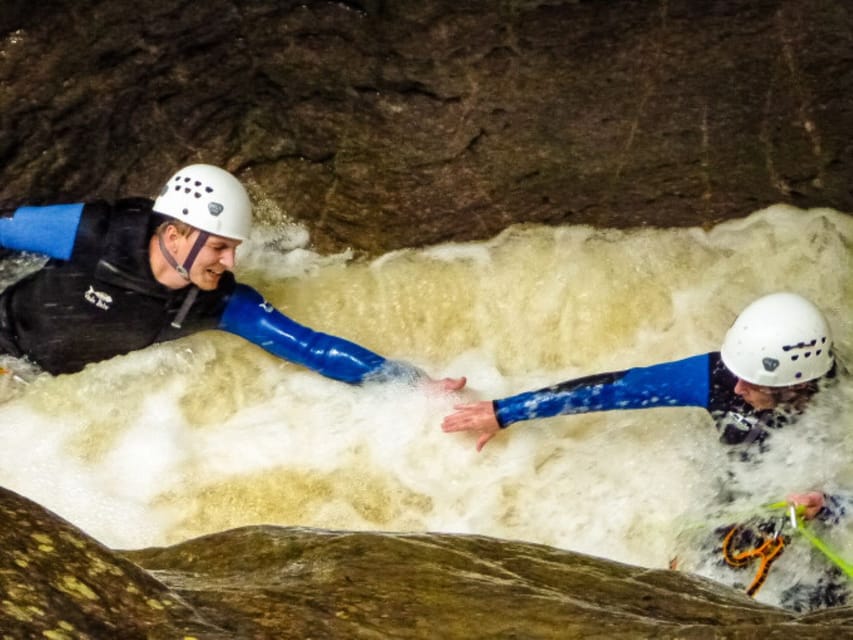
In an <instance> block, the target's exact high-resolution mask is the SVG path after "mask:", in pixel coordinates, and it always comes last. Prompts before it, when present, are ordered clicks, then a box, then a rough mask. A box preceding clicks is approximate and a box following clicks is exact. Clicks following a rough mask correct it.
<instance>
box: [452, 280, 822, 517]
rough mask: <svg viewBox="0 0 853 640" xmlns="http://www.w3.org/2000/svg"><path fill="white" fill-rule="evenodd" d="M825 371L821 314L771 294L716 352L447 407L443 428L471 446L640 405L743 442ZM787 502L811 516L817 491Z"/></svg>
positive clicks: (793, 410)
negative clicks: (524, 425) (567, 418)
mask: <svg viewBox="0 0 853 640" xmlns="http://www.w3.org/2000/svg"><path fill="white" fill-rule="evenodd" d="M833 372H834V359H833V354H832V337H831V335H830V331H829V327H828V325H827V323H826V320H825V319H824V317H823V315H822V314H821V312H820V311H819V310H818V309H817V307H815V305H814V304H812V303H811V302H810V301H808V300H806V299H805V298H803V297H802V296H799V295H797V294H794V293H787V292H782V293H774V294H770V295H767V296H764V297H762V298H759V299H758V300H756V301H754V302H753V303H752V304H751V305H749V306H748V307H747V308H746V309H744V311H743V312H742V313H741V314H740V315H739V316H738V318H737V319H736V320H735V322H734V324H733V325H732V327H731V328H730V329H729V331H728V333H727V334H726V337H725V340H724V342H723V345H722V348H721V350H720V352H713V353H706V354H702V355H697V356H693V357H690V358H686V359H684V360H678V361H675V362H665V363H662V364H656V365H652V366H649V367H638V368H633V369H627V370H625V371H617V372H610V373H601V374H597V375H592V376H588V377H585V378H579V379H575V380H567V381H565V382H561V383H559V384H556V385H553V386H550V387H545V388H543V389H539V390H536V391H528V392H524V393H520V394H518V395H514V396H510V397H508V398H501V399H498V400H493V401H492V400H485V401H480V402H473V403H465V404H459V405H456V406H455V407H454V408H455V411H454V413H452V414H450V415H448V416H447V417H445V418H444V421H443V423H442V429H443V430H444V431H445V432H456V431H473V432H476V433H479V434H480V436H479V438H478V440H477V450H478V451H480V450H481V449H482V448H483V447H484V446H485V445H486V443H487V442H488V441H489V440H491V439H492V438H493V437H494V436H495V435H497V433H499V432H500V431H501V430H502V429H506V428H507V427H509V426H510V425H511V424H514V423H516V422H521V421H524V420H532V419H535V418H548V417H552V416H557V415H568V414H577V413H588V412H593V411H609V410H615V409H642V408H651V407H678V406H681V407H684V406H694V407H703V408H705V409H707V410H708V412H709V413H710V414H711V416H712V417H713V418H714V420H715V422H716V424H717V427H718V429H719V431H720V439H721V440H722V441H723V442H725V443H727V444H752V443H754V442H759V443H760V442H761V441H762V440H764V438H766V436H767V433H768V432H767V431H766V429H767V428H774V427H779V426H782V425H783V424H785V423H787V422H789V421H791V420H792V419H794V418H795V417H796V415H797V414H798V413H799V412H800V411H802V409H803V408H804V406H805V404H806V403H807V401H808V399H809V398H810V397H811V396H812V395H813V394H815V393H816V392H817V390H818V380H819V379H820V378H823V377H825V376H828V375H832V374H833ZM795 500H796V502H797V503H799V504H803V505H804V506H806V508H807V509H808V515H815V514H816V513H817V512H818V511H819V510H820V508H821V507H822V506H823V496H822V494H820V493H817V492H811V493H808V494H798V495H797V496H795Z"/></svg>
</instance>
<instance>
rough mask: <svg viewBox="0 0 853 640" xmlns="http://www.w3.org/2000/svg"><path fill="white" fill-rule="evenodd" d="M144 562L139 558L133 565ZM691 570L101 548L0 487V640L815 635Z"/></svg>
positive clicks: (831, 613)
mask: <svg viewBox="0 0 853 640" xmlns="http://www.w3.org/2000/svg"><path fill="white" fill-rule="evenodd" d="M142 567H144V568H145V569H143V568H142ZM851 623H853V608H851V607H839V608H835V609H831V610H827V611H823V612H820V613H815V614H811V615H808V616H800V617H796V616H795V615H793V614H791V613H788V612H785V611H782V610H778V609H774V608H772V607H767V606H764V605H759V604H756V603H755V602H753V601H752V600H750V599H749V598H747V597H746V596H745V595H743V594H742V593H736V592H734V591H731V590H729V589H727V588H725V587H722V586H720V585H717V584H714V583H712V582H709V581H707V580H703V579H699V578H695V577H691V576H689V575H686V574H682V573H678V572H675V571H662V570H648V569H641V568H638V567H631V566H627V565H622V564H618V563H615V562H611V561H607V560H602V559H597V558H592V557H586V556H583V555H580V554H575V553H570V552H567V551H559V550H556V549H551V548H548V547H544V546H540V545H533V544H525V543H521V542H502V541H499V540H494V539H490V538H484V537H479V536H452V535H446V534H445V535H429V534H390V533H386V534H383V533H354V532H334V531H318V530H307V529H295V528H282V527H246V528H242V529H234V530H231V531H226V532H222V533H218V534H215V535H211V536H205V537H202V538H198V539H195V540H190V541H187V542H185V543H182V544H179V545H176V546H174V547H170V548H165V549H147V550H142V551H133V552H123V553H119V552H115V551H111V550H109V549H107V548H105V547H104V546H103V545H101V544H99V543H98V542H97V541H95V540H93V539H92V538H90V537H89V536H87V535H86V534H85V533H84V532H82V531H80V530H79V529H77V528H75V527H74V526H73V525H71V524H70V523H68V522H66V521H64V520H62V519H61V518H59V517H57V516H56V515H55V514H53V513H51V512H49V511H47V510H45V509H43V508H42V507H40V506H39V505H37V504H35V503H33V502H31V501H29V500H27V499H26V498H23V497H22V496H19V495H17V494H15V493H13V492H11V491H8V490H6V489H3V488H0V630H2V632H3V634H4V635H3V637H4V638H7V637H9V638H15V639H16V640H17V639H19V638H20V639H23V638H52V639H54V640H66V639H68V640H70V639H71V638H74V639H93V640H100V639H101V638H128V639H131V638H148V639H159V638H163V639H164V640H165V639H169V640H172V639H174V638H184V639H185V640H188V639H189V638H194V639H197V640H225V639H226V638H227V639H229V640H243V639H246V640H248V639H249V638H251V639H253V640H265V639H269V640H281V639H282V638H294V639H296V638H298V639H300V640H301V639H303V638H314V639H316V640H324V639H326V638H328V639H339V638H364V639H376V640H379V639H383V640H384V639H385V638H412V639H416V638H423V639H429V640H432V639H434V638H446V639H447V640H454V639H457V638H458V639H459V640H463V639H464V640H468V639H470V638H478V639H488V638H527V639H529V640H538V639H543V640H544V639H549V638H560V639H561V640H572V639H574V638H584V639H588V638H608V640H613V639H620V638H625V639H626V640H627V639H630V640H636V639H637V638H655V639H656V640H658V639H660V640H666V639H669V638H671V639H676V638H678V639H680V640H686V639H691V638H696V639H697V640H698V639H701V640H708V639H709V638H726V640H741V639H742V640H747V639H749V640H751V639H752V638H792V637H796V638H802V639H808V638H826V639H828V640H836V639H837V638H839V637H841V634H843V629H844V628H849V625H850V624H851Z"/></svg>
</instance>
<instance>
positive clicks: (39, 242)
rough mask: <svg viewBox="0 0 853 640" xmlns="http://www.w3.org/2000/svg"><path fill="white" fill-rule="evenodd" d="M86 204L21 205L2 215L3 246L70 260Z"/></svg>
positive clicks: (1, 233)
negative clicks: (8, 214) (6, 214)
mask: <svg viewBox="0 0 853 640" xmlns="http://www.w3.org/2000/svg"><path fill="white" fill-rule="evenodd" d="M83 206H84V205H83V203H77V204H56V205H50V206H46V207H19V208H18V209H16V210H15V213H14V214H12V217H11V218H5V217H2V218H0V246H2V247H6V248H7V249H14V250H16V251H30V252H32V253H42V254H44V255H47V256H50V257H51V258H59V259H61V260H68V259H69V258H70V257H71V253H72V251H73V250H74V241H75V239H76V238H77V227H78V226H79V225H80V216H81V214H82V213H83Z"/></svg>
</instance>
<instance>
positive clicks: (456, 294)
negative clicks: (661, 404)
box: [0, 207, 853, 603]
mask: <svg viewBox="0 0 853 640" xmlns="http://www.w3.org/2000/svg"><path fill="white" fill-rule="evenodd" d="M308 242H309V239H308V237H307V234H306V233H305V232H304V231H303V230H300V229H298V228H294V229H281V228H278V229H270V228H261V229H258V230H257V231H256V232H255V234H254V235H253V237H252V239H251V240H250V241H249V242H247V243H245V244H244V245H243V246H242V247H241V248H240V252H239V254H238V259H239V262H238V267H237V270H236V271H237V275H238V279H240V280H241V281H243V282H246V283H248V284H251V285H253V286H255V287H256V288H258V289H259V290H261V291H262V292H264V293H265V295H266V296H267V298H268V300H269V301H270V302H272V303H273V304H274V305H276V306H277V307H279V308H280V309H281V310H282V311H284V312H285V313H287V314H288V315H290V316H291V317H293V318H294V319H296V320H297V321H300V322H302V323H304V324H307V325H308V326H311V327H313V328H315V329H318V330H322V331H325V332H328V333H332V334H336V335H340V336H343V337H346V338H349V339H351V340H353V341H355V342H358V343H360V344H362V345H364V346H366V347H369V348H371V349H374V350H375V351H377V352H379V353H382V354H383V355H385V356H387V357H391V358H399V359H405V360H409V361H411V362H414V363H416V364H417V365H419V366H421V367H422V368H424V369H425V370H427V371H428V372H429V373H430V374H431V375H433V377H444V376H454V377H455V376H460V375H465V376H467V377H468V380H469V383H468V388H467V389H466V390H464V391H462V392H458V393H456V394H452V395H442V394H440V393H429V392H426V391H424V390H423V389H412V388H408V387H405V386H400V385H394V384H389V385H372V386H365V387H350V386H348V385H346V384H342V383H339V382H335V381H332V380H327V379H325V378H323V377H321V376H320V375H318V374H315V373H313V372H311V371H307V370H305V369H302V368H300V367H298V366H296V365H293V364H290V363H287V362H283V361H280V360H277V359H276V358H274V357H273V356H270V355H268V354H267V353H265V352H264V351H262V350H261V349H259V348H258V347H255V346H253V345H251V344H249V343H246V342H243V341H242V340H240V339H239V338H236V337H234V336H229V335H226V334H221V333H218V332H210V333H205V334H200V335H197V336H193V337H192V338H189V339H184V340H181V341H177V342H173V343H168V344H163V345H158V346H154V347H151V348H149V349H146V350H144V351H141V352H137V353H133V354H130V355H127V356H124V357H118V358H115V359H113V360H111V361H108V362H103V363H99V364H95V365H91V366H89V367H87V368H86V369H85V370H84V371H83V372H81V373H79V374H76V375H70V376H59V377H55V378H54V377H50V376H48V375H44V374H42V375H38V374H37V373H36V372H34V371H32V370H31V369H29V368H27V367H25V366H24V365H22V364H21V363H20V362H15V361H11V362H10V361H9V359H8V358H7V359H6V360H3V361H0V365H2V366H7V367H10V366H11V368H12V369H13V370H14V373H13V374H5V375H2V376H0V485H3V486H5V487H7V488H9V489H12V490H14V491H17V492H19V493H21V494H23V495H25V496H27V497H29V498H31V499H33V500H35V501H37V502H39V503H41V504H42V505H44V506H46V507H48V508H50V509H52V510H53V511H55V512H57V513H58V514H60V515H61V516H63V517H65V518H66V519H68V520H70V521H71V522H72V523H74V524H75V525H77V526H79V527H81V528H82V529H84V530H85V531H86V532H88V533H89V534H91V535H92V536H94V537H95V538H97V539H98V540H100V541H101V542H103V543H105V544H107V545H108V546H110V547H113V548H139V547H146V546H153V545H169V544H173V543H176V542H179V541H181V540H184V539H187V538H190V537H194V536H198V535H202V534H205V533H210V532H215V531H221V530H224V529H227V528H231V527H236V526H242V525H250V524H261V523H263V524H278V525H302V526H311V527H322V528H335V529H359V530H381V531H442V532H460V533H476V534H484V535H489V536H496V537H501V538H510V539H520V540H527V541H533V542H538V543H545V544H548V545H553V546H556V547H560V548H563V549H570V550H575V551H580V552H583V553H587V554H594V555H597V556H603V557H607V558H611V559H614V560H618V561H622V562H627V563H632V564H637V565H643V566H648V567H660V568H663V567H667V566H669V564H670V562H671V561H675V562H676V564H677V566H678V567H679V568H682V569H684V570H688V571H696V572H698V573H701V574H703V575H707V576H709V577H712V578H715V579H720V580H722V581H724V582H728V583H731V581H732V575H731V572H730V571H729V570H727V569H725V568H723V567H719V566H718V565H719V563H718V560H719V558H718V557H713V558H709V557H708V553H707V550H706V549H705V550H703V549H702V541H703V539H704V538H705V537H707V536H708V535H709V533H710V532H711V531H712V530H713V528H714V527H717V526H720V525H723V524H727V523H731V522H735V521H737V520H738V519H739V518H743V517H748V516H749V515H752V514H754V513H756V512H761V510H762V505H764V504H766V503H768V502H772V501H776V500H781V499H784V497H785V495H786V494H787V493H789V492H792V491H800V490H807V489H820V490H826V491H830V492H831V491H837V490H843V491H848V492H849V491H850V490H851V488H853V466H851V464H850V460H851V448H852V447H853V445H851V443H852V442H853V439H851V408H853V385H851V382H850V377H849V375H842V376H841V381H840V383H839V384H837V385H836V386H835V387H833V388H831V389H829V390H827V391H826V392H824V393H821V394H820V395H819V396H818V398H817V400H816V402H815V404H814V406H813V407H811V408H810V410H809V411H808V413H807V414H806V416H805V417H804V418H803V419H802V420H801V421H800V422H798V423H797V424H796V425H794V426H792V427H788V428H786V429H783V430H781V431H779V432H774V433H773V435H772V437H771V441H770V442H771V445H772V448H771V450H770V451H769V452H768V453H766V454H765V455H764V456H761V458H760V463H758V464H745V463H741V462H738V461H736V460H734V459H732V458H731V455H730V448H729V447H726V446H725V445H722V444H720V443H719V442H718V439H717V437H718V436H717V432H716V429H715V428H714V426H713V423H712V421H711V419H710V417H709V416H708V415H707V414H706V413H705V412H704V411H703V410H701V409H692V408H670V409H653V410H644V411H624V412H607V413H599V414H590V415H584V416H568V417H561V418H554V419H549V420H539V421H532V422H528V423H520V424H517V425H514V426H513V427H511V428H510V429H508V430H507V431H505V432H502V433H501V434H499V435H498V436H497V437H496V438H495V439H493V440H492V441H491V442H490V443H489V444H488V445H487V446H486V448H485V449H484V450H483V452H482V453H479V454H478V453H477V452H476V451H475V448H474V444H475V441H476V436H474V435H473V434H444V433H442V432H441V430H440V426H439V425H440V423H441V419H442V417H443V416H444V415H445V414H446V413H448V412H449V411H451V409H452V405H453V404H454V403H455V402H461V401H468V400H474V399H485V398H494V397H501V396H506V395H511V394H514V393H517V392H520V391H524V390H529V389H534V388H539V387H541V386H545V385H548V384H552V383H555V382H558V381H561V380H565V379H568V378H573V377H577V376H581V375H587V374H591V373H595V372H600V371H609V370H616V369H624V368H627V367H631V366H636V365H647V364H652V363H655V362H661V361H665V360H671V359H676V358H681V357H685V356H688V355H693V354H697V353H704V352H706V351H711V350H717V349H718V348H719V346H720V342H721V340H722V337H723V335H724V333H725V331H726V329H727V328H728V326H729V325H730V323H731V322H732V321H733V319H734V318H735V316H736V315H737V313H738V312H739V311H740V310H741V309H742V308H743V307H744V306H746V305H747V304H748V303H749V302H750V301H752V300H753V299H754V298H756V297H758V296H760V295H763V294H765V293H769V292H772V291H778V290H792V291H796V292H799V293H801V294H803V295H805V296H807V297H809V298H811V299H812V300H814V301H815V303H817V304H818V306H820V307H821V308H822V309H823V310H824V312H825V314H826V316H827V318H828V320H829V322H830V325H831V327H832V330H833V333H834V336H835V341H836V353H837V354H838V356H839V359H840V361H841V362H842V363H848V364H849V363H851V362H853V320H851V313H850V310H851V308H853V277H851V264H850V263H851V254H853V218H851V217H850V216H845V215H843V214H840V213H838V212H834V211H830V210H811V211H800V210H796V209H793V208H788V207H772V208H770V209H767V210H764V211H760V212H757V213H754V214H753V215H751V216H749V217H748V218H746V219H743V220H738V221H732V222H728V223H725V224H722V225H720V226H718V227H716V228H714V229H712V230H710V231H703V230H701V229H698V228H693V229H681V230H678V229H669V230H639V231H628V232H621V231H613V230H607V231H600V230H593V229H591V228H587V227H563V228H545V227H531V228H514V229H510V230H508V231H506V232H505V233H503V234H501V235H500V236H499V237H497V238H495V239H493V240H491V241H488V242H480V243H467V244H447V245H442V246H437V247H432V248H428V249H424V250H407V251H400V252H395V253H391V254H388V255H385V256H382V257H381V258H379V259H377V260H375V261H373V262H371V263H367V262H360V261H356V260H353V259H352V256H351V255H350V254H349V253H343V254H341V255H335V256H320V255H317V254H316V253H313V252H311V251H310V250H308V249H306V248H305V247H307V246H309V244H308ZM35 264H37V263H36V261H35V260H34V259H33V258H32V257H21V258H20V259H15V260H14V261H10V260H6V261H5V263H3V266H2V269H3V270H2V271H0V280H2V282H0V286H5V285H6V284H8V282H10V281H12V280H14V279H15V278H17V277H18V276H19V275H20V273H21V272H23V271H24V270H26V269H28V268H32V267H33V266H34V265H35ZM727 471H729V472H731V473H732V474H733V477H727V476H726V472H727ZM724 495H729V496H734V501H733V502H731V501H728V500H727V499H724V498H723V496H724ZM850 520H851V519H850V518H848V520H847V521H846V523H845V524H842V525H841V526H839V527H835V528H834V529H832V530H830V531H828V532H824V533H823V535H824V540H825V541H826V542H827V543H828V544H831V545H832V547H833V548H834V549H835V550H836V551H837V552H839V553H840V554H841V555H842V556H844V557H846V558H847V559H848V561H849V560H850V559H851V558H853V525H851V524H850ZM825 566H826V561H825V560H822V556H820V555H819V554H815V553H811V550H810V547H809V544H808V543H807V541H806V540H804V539H802V538H798V539H795V540H794V542H793V543H792V544H791V545H790V548H789V549H787V550H786V553H785V554H784V555H783V556H782V557H781V558H780V559H779V560H778V561H777V562H776V564H775V565H774V568H773V571H772V572H771V575H770V578H769V579H768V581H767V583H766V584H765V586H764V587H763V588H762V590H761V592H760V593H759V597H758V599H759V600H761V601H764V602H770V603H774V602H776V601H777V599H778V597H779V593H780V592H781V590H782V589H784V588H785V587H786V586H790V582H787V584H782V583H783V582H785V581H790V580H797V579H801V578H802V579H808V578H809V577H813V576H815V575H817V574H818V573H819V572H820V571H821V570H822V569H824V568H825ZM777 567H778V568H777ZM727 571H729V572H728V573H727ZM750 575H751V574H750ZM783 577H784V580H783V579H782V578H783ZM740 580H741V581H744V580H745V581H746V582H748V581H749V576H747V577H743V576H740Z"/></svg>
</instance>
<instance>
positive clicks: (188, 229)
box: [156, 218, 197, 236]
mask: <svg viewBox="0 0 853 640" xmlns="http://www.w3.org/2000/svg"><path fill="white" fill-rule="evenodd" d="M169 225H171V226H173V227H175V229H176V230H177V232H178V233H179V234H180V235H182V236H188V235H190V234H191V233H192V232H193V231H197V229H196V228H195V227H194V226H192V225H189V224H187V223H186V222H182V221H180V220H175V219H174V218H165V219H164V220H163V222H161V223H160V224H158V225H157V230H156V231H157V235H160V234H163V233H165V232H166V228H167V227H169Z"/></svg>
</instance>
